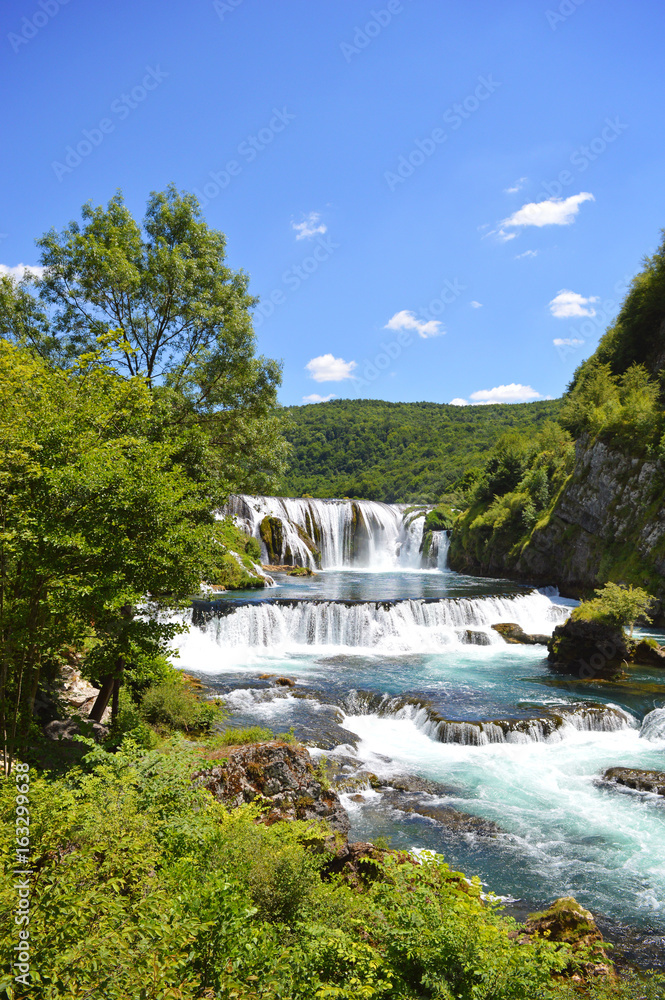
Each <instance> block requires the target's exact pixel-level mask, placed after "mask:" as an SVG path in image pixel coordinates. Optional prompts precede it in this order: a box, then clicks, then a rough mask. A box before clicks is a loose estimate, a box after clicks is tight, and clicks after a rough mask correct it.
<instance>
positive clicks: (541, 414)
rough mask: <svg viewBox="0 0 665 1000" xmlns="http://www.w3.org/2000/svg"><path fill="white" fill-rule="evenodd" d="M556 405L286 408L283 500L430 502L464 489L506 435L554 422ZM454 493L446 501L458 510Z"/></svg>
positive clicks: (368, 403)
mask: <svg viewBox="0 0 665 1000" xmlns="http://www.w3.org/2000/svg"><path fill="white" fill-rule="evenodd" d="M559 406H560V404H559V402H558V401H556V400H551V401H545V402H539V403H521V404H519V405H510V406H509V405H505V404H497V405H492V406H450V405H447V404H439V403H386V402H383V401H381V400H375V399H360V400H351V399H335V400H332V401H330V402H328V403H317V404H312V405H309V406H291V407H287V408H286V410H285V413H286V414H287V415H288V417H289V420H288V422H287V424H286V427H285V434H286V437H287V438H288V440H289V441H290V443H291V445H292V449H293V451H292V456H291V463H290V468H289V471H288V473H287V475H286V476H285V477H284V479H283V481H282V484H281V491H282V492H283V493H284V494H285V495H287V496H301V495H304V494H311V495H313V496H318V497H345V496H348V497H359V498H364V499H367V500H384V501H386V502H388V503H397V502H407V503H436V502H437V501H438V500H439V499H440V498H441V497H442V495H444V494H451V493H454V492H455V491H456V490H457V489H458V486H457V485H456V484H459V487H460V488H461V491H462V492H464V489H465V488H466V487H468V483H467V482H465V481H463V482H461V483H460V482H459V481H460V480H463V477H464V476H465V475H467V474H470V475H471V476H472V477H473V475H474V473H472V472H470V470H472V469H473V468H474V467H476V466H482V465H484V464H485V461H486V458H487V453H488V451H489V450H490V449H491V448H492V446H493V445H494V443H495V442H496V441H497V439H498V438H499V437H500V436H501V435H502V434H505V433H507V432H509V431H511V430H515V431H525V432H528V433H529V434H533V433H535V432H536V431H537V430H538V429H539V428H542V427H543V425H544V423H545V422H546V421H547V420H552V419H553V418H555V417H556V415H557V413H558V409H559ZM457 499H458V498H457V497H456V496H447V497H446V502H448V503H452V504H453V505H454V506H457V505H458V504H457V503H456V500H457Z"/></svg>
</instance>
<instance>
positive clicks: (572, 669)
mask: <svg viewBox="0 0 665 1000" xmlns="http://www.w3.org/2000/svg"><path fill="white" fill-rule="evenodd" d="M548 651H549V654H548V660H549V665H550V667H551V668H552V669H553V670H556V671H558V672H559V673H564V674H573V675H575V676H576V677H579V679H580V680H592V679H601V680H613V679H615V678H617V677H620V676H621V675H622V674H623V672H624V671H623V667H624V665H625V664H626V663H627V662H628V659H629V658H630V648H629V646H628V640H627V637H626V635H625V634H624V632H623V630H622V629H617V628H613V627H612V626H610V625H604V624H603V623H602V622H598V621H588V620H586V619H584V618H579V619H575V618H569V619H568V620H567V621H565V622H564V623H563V625H557V627H556V628H555V629H554V632H553V634H552V638H551V639H550V640H549V643H548Z"/></svg>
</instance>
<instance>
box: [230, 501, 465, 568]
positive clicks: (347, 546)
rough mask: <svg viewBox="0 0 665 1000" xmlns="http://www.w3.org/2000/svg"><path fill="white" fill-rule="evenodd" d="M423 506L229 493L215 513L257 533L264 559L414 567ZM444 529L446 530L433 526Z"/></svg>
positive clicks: (441, 558)
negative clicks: (226, 499)
mask: <svg viewBox="0 0 665 1000" xmlns="http://www.w3.org/2000/svg"><path fill="white" fill-rule="evenodd" d="M424 513H425V508H422V510H416V511H414V510H413V508H408V507H407V505H406V504H387V503H379V502H378V501H373V500H315V499H310V498H308V497H302V498H289V497H267V496H248V495H245V494H242V495H237V496H232V497H230V499H229V501H228V503H227V504H226V506H225V507H224V508H223V509H222V511H220V514H221V515H222V516H223V515H226V514H231V515H232V516H233V517H234V518H235V521H236V524H237V525H238V526H239V527H241V528H242V529H243V530H244V531H246V532H247V534H249V535H252V536H253V537H254V538H256V539H258V541H259V543H260V545H261V552H262V556H263V560H264V562H266V563H268V564H271V563H277V564H287V565H296V566H309V567H311V568H312V569H317V568H320V569H349V568H352V567H353V568H356V569H357V568H362V569H372V570H375V571H378V572H389V571H394V570H400V569H401V570H404V569H419V568H421V566H422V558H421V553H420V545H421V541H422V535H423V523H424V520H423V515H424ZM437 534H438V535H444V536H445V535H446V532H438V533H437ZM447 541H448V540H447V537H446V538H445V540H444V539H443V538H442V539H441V544H440V545H439V540H438V539H437V565H438V566H439V567H440V568H443V566H445V558H446V552H447Z"/></svg>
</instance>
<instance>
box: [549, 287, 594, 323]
mask: <svg viewBox="0 0 665 1000" xmlns="http://www.w3.org/2000/svg"><path fill="white" fill-rule="evenodd" d="M597 301H598V296H597V295H591V296H589V298H588V299H585V298H584V296H583V295H578V293H577V292H571V291H570V289H569V288H562V289H561V291H560V292H559V293H558V294H557V295H555V296H554V298H553V299H552V301H551V302H550V312H551V313H552V315H553V316H556V318H557V319H569V318H570V317H571V316H595V315H596V310H595V309H594V308H593V306H592V305H591V303H592V302H597Z"/></svg>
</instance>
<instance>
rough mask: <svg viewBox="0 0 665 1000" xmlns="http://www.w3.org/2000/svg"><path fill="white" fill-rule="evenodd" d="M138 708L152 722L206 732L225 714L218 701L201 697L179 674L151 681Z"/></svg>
mask: <svg viewBox="0 0 665 1000" xmlns="http://www.w3.org/2000/svg"><path fill="white" fill-rule="evenodd" d="M140 711H141V715H142V716H143V718H144V719H145V720H146V721H147V722H149V723H151V725H153V726H157V727H159V728H162V729H166V730H169V729H178V730H182V731H183V732H185V733H197V732H206V731H208V730H209V729H210V728H211V726H212V725H213V723H214V722H220V721H221V720H222V719H223V718H225V711H224V709H223V708H222V705H221V702H220V701H214V702H211V701H201V700H200V699H199V697H198V696H197V695H196V693H195V692H194V691H192V689H191V688H190V687H189V686H188V685H187V683H186V682H185V681H184V680H183V679H182V678H181V676H180V675H176V676H174V677H169V678H168V679H167V680H164V681H160V682H159V683H158V684H153V685H151V687H149V688H148V689H147V691H145V693H144V695H143V697H142V699H141V706H140Z"/></svg>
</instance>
